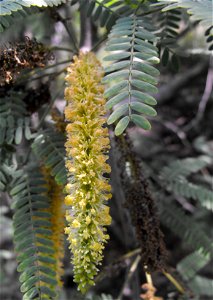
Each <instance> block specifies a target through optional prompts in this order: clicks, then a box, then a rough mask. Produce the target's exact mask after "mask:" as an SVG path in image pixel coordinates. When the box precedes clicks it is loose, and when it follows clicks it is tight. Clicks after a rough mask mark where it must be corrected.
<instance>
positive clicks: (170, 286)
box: [0, 0, 213, 300]
mask: <svg viewBox="0 0 213 300" xmlns="http://www.w3.org/2000/svg"><path fill="white" fill-rule="evenodd" d="M211 5H212V3H211V0H205V1H204V0H203V1H200V0H195V1H193V0H187V1H186V0H158V1H154V0H152V1H151V0H150V1H139V0H135V1H133V0H132V1H128V0H123V1H113V0H103V1H101V0H87V1H85V0H79V1H78V0H72V1H70V0H67V1H66V0H60V1H59V0H48V1H46V0H39V1H33V0H32V1H31V0H30V1H29V0H26V1H15V0H14V1H13V0H2V1H0V13H1V18H0V31H1V52H0V65H1V71H0V151H1V152H0V162H1V163H0V191H1V211H0V212H1V240H0V244H1V251H0V260H1V273H0V277H1V290H0V291H1V297H2V298H3V299H8V300H9V299H13V300H15V299H22V297H23V299H27V300H28V299H55V298H56V295H57V297H59V299H76V300H77V299H93V300H94V299H98V300H100V299H105V300H106V299H126V300H128V299H150V298H146V297H147V296H146V295H145V296H140V294H144V293H145V291H144V290H143V289H142V287H141V285H142V284H144V283H145V282H147V281H148V282H149V279H147V276H146V275H147V274H146V273H145V270H144V269H143V264H141V259H142V263H143V262H144V261H146V259H147V257H145V256H144V253H148V252H149V253H150V251H149V250H150V249H151V248H149V247H150V245H149V244H148V242H147V241H149V239H152V235H151V234H152V230H153V231H155V229H156V228H157V227H156V228H154V229H153V226H152V224H153V223H152V222H153V220H155V217H156V215H155V209H154V208H150V204H149V202H146V201H147V199H148V201H154V202H153V203H155V204H154V205H155V206H156V208H157V210H158V214H159V219H160V226H161V229H162V232H163V233H164V241H165V244H166V248H167V252H168V253H167V269H166V270H164V271H162V270H161V272H159V271H158V272H157V271H156V272H152V274H151V275H152V280H153V284H154V286H155V287H156V290H157V291H156V294H157V295H158V296H159V297H162V298H163V299H211V298H212V296H213V285H212V280H211V278H212V269H211V258H212V229H211V228H212V210H213V192H212V187H213V180H212V171H213V168H212V166H213V155H212V153H213V143H212V129H211V128H212V114H213V99H212V83H213V69H212V57H211V52H210V51H211V50H212V18H211ZM190 15H191V16H190ZM35 39H36V40H35ZM79 49H81V50H83V51H85V50H92V51H94V52H96V54H97V56H98V57H99V59H100V60H101V62H102V63H103V65H104V67H105V77H104V79H103V83H105V84H106V91H105V96H106V98H107V100H108V101H107V104H106V108H107V109H108V121H107V123H108V125H109V129H110V137H111V147H112V151H111V154H110V164H111V167H112V174H111V185H112V190H113V198H112V200H110V206H111V215H112V218H113V222H112V225H111V226H110V227H109V230H108V231H109V234H110V237H111V239H110V241H109V244H108V246H107V247H106V251H105V258H104V262H103V266H102V270H101V272H100V274H99V275H98V277H97V280H96V286H95V287H94V288H92V289H91V290H90V291H89V292H88V293H87V294H86V295H84V296H82V295H80V294H79V293H77V292H76V286H75V284H74V283H73V270H72V266H71V265H70V263H69V261H70V254H69V251H68V250H67V242H66V241H65V246H64V247H63V246H61V245H62V244H63V242H62V240H63V237H62V232H63V220H60V222H59V223H60V224H59V225H57V226H59V227H60V228H62V232H61V231H60V232H57V235H58V236H59V237H60V238H59V240H58V241H60V243H61V244H60V247H61V249H62V251H61V254H63V251H64V250H63V248H64V249H65V256H64V259H63V262H64V269H65V270H64V275H63V276H62V281H63V282H64V285H63V288H61V284H60V280H59V276H58V274H59V273H60V274H61V269H60V268H59V266H60V263H61V262H60V261H61V256H60V255H59V253H57V251H56V248H54V239H53V236H54V232H55V231H54V230H55V227H54V226H53V225H54V222H55V221H56V220H54V219H53V218H52V217H53V216H54V213H53V212H52V210H51V209H52V207H53V206H52V205H53V203H54V202H53V200H54V199H55V198H54V195H55V194H54V195H53V194H51V193H50V186H51V185H53V186H54V189H56V190H57V189H58V188H59V190H57V191H56V194H57V193H59V194H57V195H60V196H61V197H62V198H63V192H62V189H63V187H64V185H65V183H66V177H67V174H66V173H67V172H66V168H65V148H64V142H65V140H66V137H65V133H64V131H65V126H66V123H65V120H64V116H63V109H64V106H65V102H64V100H63V90H64V76H65V74H66V68H67V66H68V65H69V64H70V63H71V61H72V58H73V55H75V54H77V53H78V52H79ZM156 86H157V87H158V88H157V87H156ZM153 106H154V107H155V108H153ZM151 127H152V130H151V131H149V129H150V128H151ZM116 136H118V137H116ZM44 169H45V170H46V171H45V172H48V174H49V175H48V177H47V175H46V173H45V172H44ZM48 178H49V179H48ZM50 182H51V183H50ZM53 186H52V188H53ZM147 193H148V195H149V196H147ZM133 196H134V197H133ZM131 203H134V205H132V204H131ZM136 208H139V209H136ZM58 210H59V207H58V209H57V211H58ZM150 211H151V214H150ZM146 212H147V213H146ZM58 218H59V217H58ZM146 218H147V219H146ZM144 219H145V220H148V224H149V222H150V224H151V227H149V225H148V227H146V228H148V231H147V232H146V234H147V235H148V238H147V239H146V234H145V233H144V231H143V229H144V228H145V227H143V226H146V223H143V220H144ZM58 220H59V219H58ZM141 220H142V221H141ZM156 222H157V221H156ZM141 224H143V226H142V225H141ZM144 224H145V225H144ZM156 224H157V223H156ZM133 225H134V226H133ZM57 226H56V227H57ZM138 226H139V227H140V226H141V227H140V228H139V227H138ZM150 228H152V229H150ZM158 230H159V228H157V232H158ZM138 232H139V235H138ZM141 232H142V234H141ZM155 232H156V231H155ZM143 247H144V248H145V250H146V251H145V250H144V248H143ZM161 249H162V248H161V247H160V246H159V251H161ZM141 251H142V252H141ZM147 255H148V254H147ZM59 256H60V257H59ZM16 261H17V262H16ZM17 266H18V267H17ZM58 268H59V269H60V270H59V269H58ZM16 269H17V270H18V272H21V275H20V276H19V275H18V273H17V272H16ZM18 278H19V279H18ZM19 281H20V283H19ZM20 286H21V288H20ZM19 290H21V293H20V292H19Z"/></svg>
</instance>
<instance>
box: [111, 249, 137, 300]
mask: <svg viewBox="0 0 213 300" xmlns="http://www.w3.org/2000/svg"><path fill="white" fill-rule="evenodd" d="M140 260H141V256H140V255H137V256H136V258H135V259H134V261H133V263H132V264H131V266H130V269H129V272H128V274H127V277H126V279H125V281H124V284H123V287H122V289H121V291H120V294H119V296H118V298H117V300H122V298H123V293H124V290H125V288H126V286H127V284H128V283H129V281H130V280H131V278H132V276H133V274H134V272H135V271H136V269H137V267H138V264H139V262H140Z"/></svg>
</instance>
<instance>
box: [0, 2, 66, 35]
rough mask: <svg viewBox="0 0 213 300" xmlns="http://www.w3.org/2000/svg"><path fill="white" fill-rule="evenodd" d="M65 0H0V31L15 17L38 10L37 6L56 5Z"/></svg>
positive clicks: (24, 15) (13, 20)
mask: <svg viewBox="0 0 213 300" xmlns="http://www.w3.org/2000/svg"><path fill="white" fill-rule="evenodd" d="M62 3H66V0H1V1H0V32H3V31H4V30H5V29H6V28H8V27H9V26H10V25H11V24H13V23H14V22H15V21H16V20H17V19H20V18H24V17H26V16H28V15H29V14H33V13H37V12H39V9H38V7H47V6H50V7H52V6H58V5H60V4H62Z"/></svg>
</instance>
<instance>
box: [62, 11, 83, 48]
mask: <svg viewBox="0 0 213 300" xmlns="http://www.w3.org/2000/svg"><path fill="white" fill-rule="evenodd" d="M57 17H58V19H59V21H60V22H61V23H62V24H63V25H64V28H65V29H66V31H67V33H68V35H69V37H70V40H71V42H72V44H73V47H74V51H73V52H74V54H77V53H78V52H79V49H78V46H77V44H76V40H75V37H74V35H73V32H72V31H71V30H70V27H69V26H68V24H67V20H66V19H64V18H63V17H62V16H61V15H60V14H59V13H58V12H57Z"/></svg>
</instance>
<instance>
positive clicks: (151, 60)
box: [103, 17, 159, 135]
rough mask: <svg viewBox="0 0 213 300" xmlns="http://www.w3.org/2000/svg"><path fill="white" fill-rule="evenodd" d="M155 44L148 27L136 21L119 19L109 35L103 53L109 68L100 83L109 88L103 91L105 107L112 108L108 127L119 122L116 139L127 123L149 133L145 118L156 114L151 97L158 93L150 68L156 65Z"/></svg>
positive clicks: (135, 18) (141, 21)
mask: <svg viewBox="0 0 213 300" xmlns="http://www.w3.org/2000/svg"><path fill="white" fill-rule="evenodd" d="M147 29H148V30H147ZM155 42H156V37H155V35H154V34H153V33H152V32H151V31H150V24H149V23H148V22H147V21H146V19H145V20H141V18H137V17H123V18H120V19H118V20H117V22H116V24H115V25H114V26H113V28H112V31H111V33H110V34H109V40H108V43H107V47H106V48H105V50H108V51H111V52H112V54H110V55H107V56H106V57H105V58H104V60H105V61H110V62H111V64H110V65H109V66H107V67H106V68H105V72H106V75H105V77H104V79H103V82H104V83H109V84H110V87H109V88H108V89H107V90H106V91H105V96H106V97H107V99H108V102H107V104H106V107H107V108H108V109H111V108H114V111H113V113H112V114H111V115H110V117H109V119H108V121H107V122H108V124H109V125H110V124H112V123H115V122H116V121H117V120H119V119H120V118H121V120H120V121H119V122H118V124H117V126H116V129H115V133H116V135H120V134H121V133H122V132H123V131H124V130H125V129H126V127H127V126H128V124H129V122H130V121H132V122H133V123H135V124H136V125H138V126H140V127H142V128H143V129H145V130H147V129H150V127H151V125H150V123H149V121H148V120H147V118H146V117H147V116H156V114H157V113H156V111H155V109H154V108H152V106H153V105H156V100H155V99H154V98H153V96H151V95H150V94H153V93H154V94H155V93H157V88H156V84H157V79H156V76H158V75H159V72H158V70H157V69H156V68H155V67H153V66H152V65H151V64H156V63H159V58H158V53H157V48H156V47H155V46H154V45H153V43H155ZM118 51H119V52H118ZM118 104H120V105H119V106H118ZM137 113H140V114H143V116H141V115H138V114H137ZM125 115H127V116H125Z"/></svg>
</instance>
